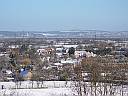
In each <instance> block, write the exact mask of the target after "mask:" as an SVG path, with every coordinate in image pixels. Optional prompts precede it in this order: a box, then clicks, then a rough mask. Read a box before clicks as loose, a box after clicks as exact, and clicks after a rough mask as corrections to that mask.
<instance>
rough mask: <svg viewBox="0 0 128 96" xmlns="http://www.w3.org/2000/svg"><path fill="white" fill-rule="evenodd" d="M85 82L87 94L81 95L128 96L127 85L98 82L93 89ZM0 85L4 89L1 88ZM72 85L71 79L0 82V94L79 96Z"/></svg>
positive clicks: (5, 95)
mask: <svg viewBox="0 0 128 96" xmlns="http://www.w3.org/2000/svg"><path fill="white" fill-rule="evenodd" d="M86 84H87V86H86V91H87V94H86V95H83V96H128V85H123V86H122V85H120V86H111V85H110V84H108V85H107V87H105V85H104V84H102V83H100V84H99V85H100V86H99V87H96V89H95V87H91V86H90V84H91V83H89V82H86ZM2 85H3V86H4V89H2ZM73 86H74V82H71V81H68V82H66V81H43V82H35V81H33V82H32V81H24V82H18V83H14V82H0V96H79V95H77V90H78V89H79V88H77V87H75V88H74V87H73ZM97 86H98V85H97ZM105 88H106V89H105ZM95 90H96V95H95ZM104 90H107V91H106V92H107V93H105V94H107V95H104ZM101 94H102V95H101ZM110 94H112V95H110Z"/></svg>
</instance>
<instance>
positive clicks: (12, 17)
mask: <svg viewBox="0 0 128 96" xmlns="http://www.w3.org/2000/svg"><path fill="white" fill-rule="evenodd" d="M72 29H85V30H91V29H93V30H107V31H123V30H127V31H128V0H0V30H10V31H12V30H13V31H47V30H72Z"/></svg>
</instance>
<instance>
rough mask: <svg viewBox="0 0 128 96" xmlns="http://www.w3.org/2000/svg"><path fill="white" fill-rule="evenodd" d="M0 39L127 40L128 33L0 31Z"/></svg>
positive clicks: (97, 31)
mask: <svg viewBox="0 0 128 96" xmlns="http://www.w3.org/2000/svg"><path fill="white" fill-rule="evenodd" d="M0 38H128V31H119V32H110V31H102V30H66V31H44V32H39V31H29V32H28V31H0Z"/></svg>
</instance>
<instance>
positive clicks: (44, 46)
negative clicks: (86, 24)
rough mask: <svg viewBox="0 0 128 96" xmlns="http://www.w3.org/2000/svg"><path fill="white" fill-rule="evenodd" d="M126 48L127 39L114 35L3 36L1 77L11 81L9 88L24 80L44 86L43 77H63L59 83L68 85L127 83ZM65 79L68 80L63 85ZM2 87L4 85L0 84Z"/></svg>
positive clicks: (17, 85)
mask: <svg viewBox="0 0 128 96" xmlns="http://www.w3.org/2000/svg"><path fill="white" fill-rule="evenodd" d="M127 48H128V42H127V41H122V40H120V41H119V40H117V39H115V40H114V39H112V40H111V39H110V40H104V39H102V40H100V39H99V40H98V39H97V40H96V39H83V38H77V39H76V38H68V39H62V38H58V39H55V38H50V39H48V38H46V39H42V38H36V39H34V40H33V38H21V39H19V38H17V39H5V40H2V41H1V42H0V64H1V65H0V81H1V82H14V83H15V84H16V85H15V87H14V86H13V87H12V88H18V89H20V88H22V87H23V85H21V83H20V82H26V81H29V82H31V84H30V85H31V87H23V88H35V83H34V82H37V85H36V88H44V85H42V84H43V82H46V81H55V82H57V81H63V82H65V83H64V85H61V83H60V86H68V87H69V88H71V85H72V83H71V82H73V85H74V86H73V87H76V88H83V87H82V86H84V87H85V84H84V85H82V86H81V84H80V82H90V83H89V84H90V85H88V86H92V87H94V88H97V89H96V90H98V87H97V86H101V84H106V83H109V84H110V85H111V84H117V85H120V84H121V85H122V84H123V85H126V84H127V83H128V82H127V80H128V70H127V69H128V59H127V57H128V49H127ZM66 82H68V83H70V84H68V85H65V84H67V83H66ZM76 84H78V85H76ZM97 84H99V85H97ZM30 85H28V86H30ZM55 85H56V83H53V84H52V86H55ZM69 85H70V86H69ZM26 86H27V85H26ZM78 86H79V87H78ZM111 87H112V86H111ZM1 88H2V89H4V88H6V85H4V84H1ZM7 88H8V87H7ZM77 90H78V89H77ZM81 90H84V91H85V89H81ZM104 91H105V90H104ZM106 91H108V90H106ZM81 92H82V93H83V91H81ZM79 94H80V92H79ZM95 94H98V93H97V92H96V93H95ZM104 94H107V93H104ZM123 94H124V93H123ZM81 96H82V95H81Z"/></svg>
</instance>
